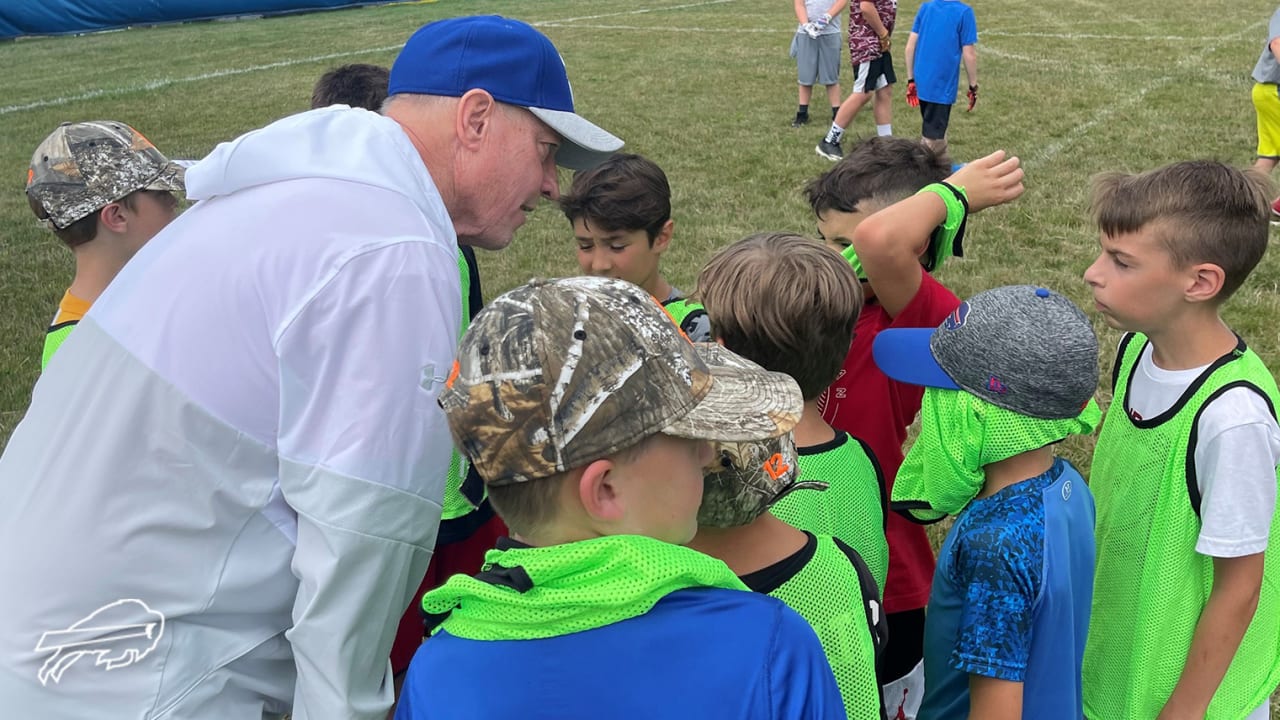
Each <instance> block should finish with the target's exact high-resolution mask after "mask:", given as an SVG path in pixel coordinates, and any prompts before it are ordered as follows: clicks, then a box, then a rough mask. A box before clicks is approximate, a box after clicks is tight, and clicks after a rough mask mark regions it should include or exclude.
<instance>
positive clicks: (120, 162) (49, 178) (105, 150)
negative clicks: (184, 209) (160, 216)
mask: <svg viewBox="0 0 1280 720" xmlns="http://www.w3.org/2000/svg"><path fill="white" fill-rule="evenodd" d="M184 172H185V171H184V170H183V168H181V167H179V166H178V165H175V164H174V163H172V162H170V161H169V159H168V158H166V157H165V156H164V155H163V154H162V153H161V152H160V151H159V150H157V149H156V146H155V145H152V144H151V141H150V140H147V139H146V138H145V137H143V136H142V135H141V133H139V132H138V131H137V130H134V129H133V128H131V127H129V126H128V125H125V124H124V123H122V122H116V121H114V120H94V121H91V122H82V123H63V124H61V125H59V126H58V129H56V130H54V131H53V133H52V134H50V135H49V137H47V138H45V139H44V142H42V143H40V146H39V147H37V148H36V151H35V154H34V155H32V156H31V167H30V168H29V169H28V171H27V194H28V195H30V196H31V197H33V198H35V199H36V200H37V201H39V202H40V205H41V206H43V207H44V211H45V213H47V215H48V218H47V219H48V220H49V221H50V222H51V223H53V226H54V227H56V228H58V229H59V230H62V229H65V228H67V227H68V226H70V225H71V224H72V223H74V222H75V221H77V220H79V219H81V218H83V217H85V216H87V215H89V214H90V213H93V212H94V211H96V210H98V209H99V208H101V207H103V206H104V205H107V204H109V203H113V202H115V201H117V200H119V199H120V198H122V197H124V196H126V195H128V194H129V193H132V192H135V191H137V190H161V191H169V192H181V191H182V190H183V189H184V186H183V177H184Z"/></svg>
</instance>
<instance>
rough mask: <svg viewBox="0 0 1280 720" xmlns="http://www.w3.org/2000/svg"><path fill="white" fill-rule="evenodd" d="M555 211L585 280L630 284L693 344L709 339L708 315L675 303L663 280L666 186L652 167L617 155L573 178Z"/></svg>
mask: <svg viewBox="0 0 1280 720" xmlns="http://www.w3.org/2000/svg"><path fill="white" fill-rule="evenodd" d="M560 209H561V210H562V211H563V212H564V216H565V217H566V218H567V219H568V220H569V224H570V225H571V226H572V227H573V234H574V237H575V238H576V240H577V243H578V267H580V268H581V269H582V273H583V274H584V275H595V276H597V277H611V278H618V279H620V280H626V281H627V282H630V283H634V284H636V285H639V286H640V287H642V288H644V290H645V292H647V293H649V294H650V295H652V296H653V297H655V298H657V299H658V301H659V302H661V303H662V304H663V305H664V306H665V307H666V308H667V310H668V311H670V312H671V314H672V315H673V316H675V318H676V322H678V323H680V327H681V329H683V330H684V331H685V333H686V334H688V335H689V338H690V339H691V340H693V341H694V342H706V341H708V340H710V339H711V331H710V328H709V327H708V325H707V315H706V313H705V312H703V311H702V310H701V309H700V308H698V307H696V306H694V305H692V304H689V303H683V302H680V301H681V300H683V299H684V294H683V293H682V292H680V290H679V289H678V288H676V287H674V286H672V285H671V283H669V282H667V279H666V278H665V277H663V276H662V270H661V269H660V268H659V261H660V260H661V258H662V254H663V253H664V252H666V251H667V247H668V246H670V244H671V234H672V231H673V230H674V229H675V221H674V220H672V219H671V186H670V184H668V183H667V175H666V173H664V172H662V168H660V167H658V165H657V163H655V162H653V161H652V160H649V159H648V158H644V157H641V156H639V155H632V154H629V153H617V154H615V155H614V156H613V157H611V158H609V159H608V160H606V161H604V162H603V163H601V164H600V165H597V166H596V167H594V168H592V169H590V170H583V171H581V172H578V173H575V174H574V176H573V185H572V186H571V187H570V188H569V192H568V193H566V194H565V195H562V196H560Z"/></svg>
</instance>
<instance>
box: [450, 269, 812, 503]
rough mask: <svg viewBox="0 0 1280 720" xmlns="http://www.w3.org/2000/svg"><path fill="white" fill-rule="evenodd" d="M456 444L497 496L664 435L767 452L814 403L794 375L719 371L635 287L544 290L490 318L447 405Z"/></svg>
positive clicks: (499, 305) (467, 345)
mask: <svg viewBox="0 0 1280 720" xmlns="http://www.w3.org/2000/svg"><path fill="white" fill-rule="evenodd" d="M440 406H441V407H442V408H444V411H445V415H446V417H447V418H448V421H449V429H450V430H451V432H452V433H453V439H454V442H455V443H456V444H457V445H458V447H459V448H460V449H461V450H462V452H463V454H465V455H466V456H467V458H468V459H469V460H470V461H471V463H472V464H473V465H474V466H475V468H476V472H478V473H479V474H480V476H481V477H482V478H484V480H485V482H486V483H488V484H489V485H492V486H500V485H510V484H513V483H518V482H527V481H529V480H535V479H538V478H543V477H549V476H551V475H556V474H558V473H562V472H565V471H568V470H571V469H573V468H576V467H581V466H582V465H585V464H587V463H589V462H591V461H593V460H598V459H600V458H603V457H607V456H608V455H611V454H613V453H615V452H618V451H619V450H623V449H625V448H628V447H631V446H633V445H635V444H636V443H638V442H640V441H641V440H643V439H645V438H646V437H648V436H650V435H653V434H655V433H659V432H661V433H665V434H667V435H674V436H677V437H685V438H696V439H702V440H712V441H715V440H728V441H742V440H759V439H762V438H769V437H776V436H778V435H782V434H784V433H786V432H789V431H790V430H791V429H792V428H793V427H795V424H796V423H797V422H799V420H800V413H801V412H802V411H803V407H804V401H803V399H802V398H801V395H800V388H799V386H797V385H796V383H795V381H794V380H792V379H791V378H790V377H789V376H787V375H783V374H781V373H773V372H768V371H765V370H761V369H759V368H745V367H738V366H714V367H708V365H707V363H706V362H704V361H703V360H702V359H701V358H700V357H699V356H698V353H697V351H696V350H695V349H694V346H693V343H691V342H689V339H688V337H686V336H685V335H684V333H682V332H681V331H680V328H679V327H678V326H677V325H676V324H675V322H674V321H673V320H672V319H671V316H670V315H669V314H668V313H667V312H666V310H665V309H663V307H662V306H661V305H660V304H659V303H658V301H657V300H655V299H654V298H652V297H650V296H649V294H648V293H646V292H645V291H644V290H642V289H640V288H639V287H637V286H635V285H632V284H631V283H629V282H626V281H623V280H615V279H612V278H599V277H575V278H566V279H560V280H534V281H531V282H530V283H528V284H527V285H524V286H522V287H519V288H516V289H515V290H512V291H511V292H508V293H506V294H504V295H502V296H500V297H498V298H497V299H496V300H494V301H493V302H492V303H491V304H489V305H488V306H487V307H485V309H484V310H482V311H480V312H479V313H478V314H477V315H476V317H475V318H474V319H473V320H472V322H471V327H470V328H469V329H468V330H467V332H466V334H465V335H464V336H463V338H462V341H461V343H459V346H458V360H457V362H455V363H454V366H453V372H452V373H450V376H449V380H448V381H447V382H446V383H445V389H444V391H443V392H442V393H441V394H440Z"/></svg>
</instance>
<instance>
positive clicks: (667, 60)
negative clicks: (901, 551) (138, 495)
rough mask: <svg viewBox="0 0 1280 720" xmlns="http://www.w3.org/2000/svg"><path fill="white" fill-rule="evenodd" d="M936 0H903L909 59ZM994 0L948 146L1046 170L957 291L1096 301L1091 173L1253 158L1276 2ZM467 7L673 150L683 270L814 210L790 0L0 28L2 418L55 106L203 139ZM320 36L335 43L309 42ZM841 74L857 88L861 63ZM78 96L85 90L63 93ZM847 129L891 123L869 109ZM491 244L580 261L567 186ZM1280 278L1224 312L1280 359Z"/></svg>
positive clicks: (956, 281)
mask: <svg viewBox="0 0 1280 720" xmlns="http://www.w3.org/2000/svg"><path fill="white" fill-rule="evenodd" d="M918 5H919V0H905V2H904V3H903V4H902V5H901V6H900V7H899V27H898V32H897V33H896V39H897V42H896V43H895V50H894V54H895V57H896V59H897V61H898V65H899V71H901V70H902V66H901V47H902V45H903V43H904V42H905V38H906V31H907V29H908V28H909V27H910V22H911V18H912V16H913V15H914V12H915V9H916V8H917V7H918ZM975 9H976V12H977V17H978V26H979V30H980V35H981V43H980V45H979V52H978V54H979V63H980V80H981V85H982V96H981V100H980V102H979V105H978V108H977V110H976V111H975V112H974V113H972V114H966V113H964V112H963V111H962V109H960V108H957V112H956V113H955V114H954V115H953V121H952V127H951V149H952V153H953V154H954V155H955V156H956V157H957V158H958V159H961V160H967V159H972V158H973V157H976V156H979V155H982V154H986V153H987V152H989V151H991V150H994V149H997V148H1004V149H1007V150H1009V151H1010V152H1012V153H1015V154H1017V155H1019V156H1020V157H1022V159H1023V161H1024V164H1025V167H1026V170H1027V179H1026V185H1027V192H1026V195H1025V196H1024V197H1023V198H1022V199H1020V200H1019V201H1018V202H1017V203H1015V204H1013V205H1012V206H1009V207H1005V208H998V209H994V210H991V211H988V212H985V213H983V214H982V215H980V216H978V217H977V218H975V219H974V220H973V222H972V223H971V224H970V234H969V236H968V238H967V239H966V250H967V257H966V258H965V259H963V260H957V261H953V262H950V263H949V264H948V265H947V266H946V267H944V268H943V269H942V270H941V272H940V273H939V277H940V279H941V280H943V282H945V283H946V284H948V285H949V286H950V287H952V288H953V289H954V290H955V291H956V292H957V293H958V294H960V295H962V296H965V295H970V294H973V293H975V292H978V291H981V290H983V289H986V288H989V287H993V286H996V285H1002V284H1007V283H1021V282H1034V283H1039V284H1044V285H1046V286H1049V287H1052V288H1054V289H1056V290H1059V291H1061V292H1063V293H1065V294H1067V295H1068V296H1070V297H1072V298H1073V299H1074V300H1076V301H1077V302H1078V303H1079V304H1080V305H1081V306H1082V307H1084V308H1086V309H1091V308H1092V302H1091V300H1090V298H1089V294H1088V291H1087V289H1086V287H1085V285H1084V283H1083V281H1082V280H1081V278H1080V276H1081V273H1082V272H1083V271H1084V268H1085V267H1086V266H1087V265H1088V263H1089V262H1090V261H1091V260H1092V258H1093V257H1094V255H1095V254H1096V250H1097V243H1096V237H1095V234H1094V232H1093V231H1092V229H1091V228H1090V226H1089V223H1088V221H1087V217H1086V214H1085V197H1086V192H1087V187H1088V178H1089V176H1090V175H1092V174H1093V173H1096V172H1099V171H1102V170H1109V169H1122V170H1141V169H1146V168H1151V167H1154V166H1157V165H1160V164H1163V163H1167V162H1170V161H1173V160H1179V159H1188V158H1200V157H1208V158H1216V159H1221V160H1225V161H1228V162H1232V163H1236V164H1240V165H1245V164H1248V163H1249V162H1251V161H1252V150H1253V142H1254V128H1253V122H1254V121H1253V111H1252V106H1251V103H1250V99H1249V90H1250V87H1251V80H1250V79H1249V71H1250V70H1251V68H1252V66H1253V63H1254V61H1255V60H1256V59H1257V55H1258V52H1259V51H1260V50H1261V48H1262V45H1263V41H1264V36H1265V33H1266V21H1267V19H1268V17H1269V16H1270V14H1271V13H1272V11H1274V9H1275V5H1274V3H1268V2H1264V1H1263V0H1239V1H1238V2H1233V3H1232V4H1231V6H1230V12H1205V7H1204V6H1203V5H1197V4H1193V3H1166V2H1159V1H1158V0H1132V2H1128V3H1106V4H1104V3H1103V2H1101V1H1100V0H1064V2H1060V3H1044V2H1040V1H1039V0H1005V1H1004V2H1001V3H992V4H984V3H977V4H976V5H975ZM464 12H465V13H482V12H501V13H506V14H513V15H515V16H517V17H520V18H521V19H524V20H527V21H530V22H535V23H542V29H543V31H544V32H546V33H547V35H549V36H550V37H551V38H552V40H554V41H555V43H556V45H557V46H558V47H559V49H560V51H561V53H562V54H563V56H564V58H565V61H566V63H567V64H568V67H569V70H570V75H571V79H572V80H573V84H574V92H575V98H576V101H577V104H578V108H579V111H580V112H582V113H583V114H584V115H586V116H587V117H589V118H591V119H593V120H595V121H597V122H598V123H600V124H601V125H603V126H605V127H607V128H609V129H610V130H612V131H613V132H615V133H616V134H618V135H620V136H621V137H623V138H625V139H626V140H627V141H628V148H629V149H630V150H632V151H635V152H640V153H643V154H645V155H648V156H649V157H651V158H653V159H654V160H656V161H657V162H658V163H659V164H660V165H662V166H663V168H664V169H665V170H666V171H667V173H668V175H669V177H670V179H671V184H672V187H673V192H674V207H675V213H674V214H675V220H676V234H675V240H674V241H673V243H672V249H671V251H670V252H669V254H668V255H667V257H666V262H665V270H666V272H667V274H668V276H669V277H670V279H671V280H673V281H674V282H675V283H676V284H677V285H679V286H680V287H683V288H686V289H689V288H690V287H691V286H692V284H693V279H694V278H695V277H696V275H697V272H698V270H699V268H700V266H701V263H702V262H703V261H705V259H706V258H707V257H708V256H709V255H710V254H711V253H712V252H713V251H714V250H716V249H717V248H719V247H722V246H723V245H725V244H727V243H730V242H732V241H734V240H737V239H739V238H741V237H743V236H744V235H747V234H749V233H752V232H756V231H760V230H768V229H789V230H795V231H801V232H805V233H812V232H813V230H814V220H813V218H812V216H811V213H810V212H809V211H808V209H807V207H806V205H805V203H804V201H803V199H802V198H801V196H800V189H801V188H802V187H803V185H804V183H805V182H806V181H807V180H808V179H809V178H811V177H812V176H814V175H815V174H817V173H819V172H822V171H824V170H826V169H827V168H828V167H829V164H828V163H827V162H826V161H825V160H822V159H820V158H818V157H817V156H816V155H815V154H814V152H813V145H814V144H815V143H816V142H817V140H818V139H819V137H820V135H821V134H822V132H823V129H822V128H823V123H822V122H821V120H822V119H823V118H824V117H826V110H825V108H824V107H823V106H822V105H823V102H824V100H823V97H824V96H823V94H822V93H821V92H818V93H815V103H814V105H813V107H812V110H811V112H812V115H813V117H814V119H815V124H814V125H812V126H810V127H809V128H807V129H803V130H792V129H790V128H789V127H788V124H789V122H790V120H791V116H792V114H793V113H794V111H795V98H796V91H795V70H794V65H793V63H792V61H791V60H790V59H789V58H788V56H787V48H788V45H789V42H790V38H791V34H792V32H793V30H794V19H793V18H792V15H791V10H790V3H785V2H780V1H779V0H718V1H717V0H713V1H712V2H707V1H706V0H641V1H640V2H639V3H632V4H613V3H601V2H599V1H598V0H540V1H539V2H527V3H511V2H507V1H504V2H500V1H498V0H470V1H468V2H465V3H463V2H457V1H456V0H452V1H451V0H445V1H443V2H438V3H432V4H407V5H397V6H386V7H378V8H368V9H360V10H347V11H339V12H329V13H319V14H313V15H303V16H292V17H283V18H271V19H265V20H257V21H245V22H228V23H222V22H213V23H196V24H190V25H181V26H166V27H156V28H144V29H137V30H131V31H127V32H117V33H104V34H98V35H91V36H85V37H67V38H41V39H32V40H22V41H18V42H12V43H4V44H0V67H4V68H6V70H7V72H6V73H5V80H4V88H3V92H0V103H3V105H0V177H5V178H9V179H10V181H9V182H8V183H5V184H4V185H3V186H2V188H3V191H0V227H3V228H4V231H3V237H4V240H3V243H0V275H2V276H3V278H4V280H3V283H0V337H4V338H5V341H4V342H3V343H0V440H3V439H4V438H7V437H8V434H9V433H10V432H11V431H12V428H13V426H14V425H15V424H16V422H17V421H18V420H19V419H20V418H21V415H22V413H23V411H24V409H25V407H26V403H27V402H28V399H29V397H30V390H31V386H32V384H33V383H34V381H35V378H36V375H37V370H38V359H39V354H40V344H41V342H42V339H43V330H44V326H45V323H46V322H47V321H48V319H49V318H50V317H51V316H52V314H53V312H54V308H55V305H56V303H57V300H58V298H59V296H60V294H61V292H62V290H63V289H64V288H65V286H66V284H67V282H68V281H69V280H70V276H71V267H72V264H71V258H70V254H69V253H68V252H66V251H65V250H64V249H62V248H61V247H59V245H58V244H57V242H56V240H55V239H54V238H53V237H52V235H50V234H49V233H47V232H45V231H43V230H42V229H40V228H39V227H38V226H37V225H36V224H35V223H34V221H33V219H32V217H31V215H30V213H29V212H28V210H27V208H26V203H25V200H24V198H23V197H22V185H21V181H22V179H23V178H25V168H26V165H27V162H28V160H29V157H30V153H31V151H32V150H33V149H34V147H35V146H36V144H37V143H38V142H39V141H40V140H41V139H42V138H43V137H44V136H45V135H46V134H47V133H48V132H49V131H50V130H51V129H52V128H53V127H54V126H56V125H57V124H58V123H59V122H61V121H63V120H81V119H93V118H112V119H119V120H124V121H126V122H129V123H130V124H133V125H134V126H136V127H137V128H139V129H140V130H141V131H142V132H143V133H145V134H146V135H148V137H150V138H151V139H152V140H153V141H154V142H155V143H156V144H157V145H158V146H159V147H160V148H161V149H162V150H164V151H165V152H166V153H168V154H169V155H171V156H174V157H199V156H201V155H203V154H204V153H206V152H208V151H209V150H210V149H211V148H212V147H213V146H214V145H215V144H216V143H217V142H219V141H222V140H226V139H230V138H232V137H234V136H236V135H237V134H239V133H241V132H244V131H246V130H249V129H251V128H255V127H258V126H260V125H263V124H265V123H267V122H269V121H270V120H273V119H275V118H278V117H280V116H283V115H286V114H288V113H291V112H295V111H298V110H302V109H304V108H305V107H306V104H307V101H308V98H309V96H310V90H311V85H312V83H313V82H314V80H315V78H316V77H318V76H319V75H320V73H322V72H323V71H324V70H326V69H328V68H329V67H332V66H335V65H338V64H341V63H344V62H355V61H362V62H376V63H390V62H391V61H392V59H393V58H394V56H395V50H394V46H397V45H398V44H400V43H402V42H403V41H404V39H405V38H407V37H408V36H409V34H410V33H411V32H412V31H413V30H414V29H416V28H417V27H418V26H420V25H421V24H423V23H424V22H426V21H428V20H432V19H435V18H439V17H444V16H448V15H455V14H461V13H464ZM317 56H330V57H327V58H321V59H310V60H309V59H308V58H316V57H317ZM263 66H265V67H263ZM255 68H256V69H255ZM842 80H843V84H844V87H845V88H846V89H847V88H848V87H849V84H850V82H851V73H850V72H849V68H848V67H847V65H846V66H845V67H844V68H843V69H842ZM91 94H92V96H88V95H91ZM86 96H88V97H86ZM60 98H73V99H72V100H71V101H61V102H54V103H50V101H57V100H58V99H60ZM74 98H79V99H74ZM28 105H34V106H33V107H23V106H28ZM15 107H16V108H17V109H15ZM919 127H920V125H919V116H918V115H917V114H916V113H915V112H914V110H913V109H911V108H908V107H907V106H906V104H905V102H904V100H903V97H902V92H899V93H898V96H897V97H896V98H895V104H894V128H895V131H896V132H897V133H898V134H901V135H906V136H914V135H916V134H917V133H918V132H919ZM852 132H853V133H854V134H861V135H866V134H868V133H870V132H874V129H873V125H872V120H871V116H870V110H869V109H867V110H864V111H863V113H861V114H860V115H859V117H858V118H857V119H856V121H855V123H854V126H853V128H852ZM562 179H563V180H565V181H566V182H567V176H565V177H562ZM481 264H482V273H483V278H484V285H485V291H486V294H487V295H488V296H489V297H492V296H494V295H495V294H497V293H499V292H501V291H503V290H506V289H509V288H511V287H513V286H515V285H517V284H519V283H521V282H523V281H524V280H526V279H528V278H529V277H531V276H535V275H536V276H554V275H568V274H573V273H574V272H576V265H575V263H574V259H573V251H572V242H571V237H570V234H569V233H568V231H567V224H566V223H565V221H564V219H563V218H562V217H561V216H560V215H559V213H558V212H557V211H556V210H555V209H554V207H552V206H550V205H549V204H544V205H543V206H542V207H541V208H540V209H539V210H538V211H537V212H536V213H535V214H534V216H533V218H532V219H531V221H530V223H529V224H528V225H526V226H525V227H524V228H523V229H522V230H521V231H520V233H519V234H518V236H517V238H516V241H515V243H514V245H513V246H512V247H511V248H510V249H508V250H506V251H504V252H502V253H500V254H492V253H486V254H482V258H481ZM1278 282H1280V258H1277V257H1276V254H1275V253H1274V252H1272V253H1270V254H1269V255H1268V256H1267V257H1266V258H1265V259H1264V260H1263V262H1262V264H1261V265H1260V266H1259V267H1258V269H1257V270H1256V271H1255V272H1254V274H1253V276H1252V278H1251V279H1250V280H1249V282H1248V283H1247V284H1246V286H1245V287H1244V288H1243V289H1242V290H1241V291H1240V293H1239V294H1238V295H1237V296H1236V297H1235V298H1234V299H1233V300H1232V301H1231V303H1229V305H1228V307H1227V309H1226V311H1225V315H1226V317H1227V319H1228V321H1229V322H1230V323H1231V324H1232V325H1233V326H1234V327H1235V328H1236V329H1237V330H1238V331H1239V332H1240V333H1242V334H1243V335H1244V336H1245V338H1246V339H1248V340H1249V342H1250V344H1251V345H1252V346H1253V347H1254V348H1255V349H1256V350H1257V351H1258V352H1259V353H1260V354H1261V356H1262V357H1263V358H1264V360H1266V361H1267V363H1268V365H1270V366H1271V367H1273V368H1275V367H1280V332H1277V330H1276V325H1275V318H1276V317H1278V316H1280V295H1278V294H1277V292H1276V289H1277V283H1278ZM1097 328H1098V331H1099V336H1100V339H1101V343H1102V347H1103V348H1104V352H1103V366H1104V367H1103V371H1104V374H1103V377H1104V378H1105V377H1107V374H1108V371H1109V367H1110V363H1111V357H1110V356H1111V348H1113V347H1114V345H1115V342H1116V341H1117V339H1118V338H1117V335H1116V333H1115V332H1114V331H1111V330H1110V329H1108V328H1106V327H1105V326H1103V325H1102V324H1101V323H1100V322H1099V323H1097ZM1102 390H1103V392H1102V393H1101V396H1102V397H1103V399H1104V400H1108V399H1109V398H1108V397H1107V393H1106V392H1105V388H1103V389H1102ZM1089 450H1090V443H1089V442H1087V441H1085V442H1072V443H1070V444H1069V445H1068V447H1067V449H1066V454H1067V455H1068V456H1070V457H1071V458H1072V459H1073V460H1075V461H1077V462H1078V463H1079V464H1080V465H1081V466H1082V468H1087V466H1088V453H1089Z"/></svg>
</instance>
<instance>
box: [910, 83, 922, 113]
mask: <svg viewBox="0 0 1280 720" xmlns="http://www.w3.org/2000/svg"><path fill="white" fill-rule="evenodd" d="M907 104H908V105H910V106H911V107H920V96H919V95H916V81H915V80H908V81H907Z"/></svg>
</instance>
